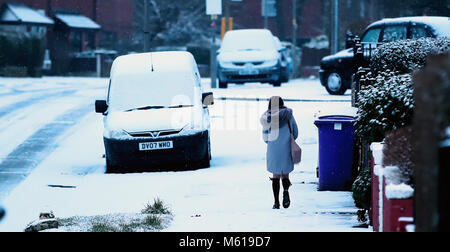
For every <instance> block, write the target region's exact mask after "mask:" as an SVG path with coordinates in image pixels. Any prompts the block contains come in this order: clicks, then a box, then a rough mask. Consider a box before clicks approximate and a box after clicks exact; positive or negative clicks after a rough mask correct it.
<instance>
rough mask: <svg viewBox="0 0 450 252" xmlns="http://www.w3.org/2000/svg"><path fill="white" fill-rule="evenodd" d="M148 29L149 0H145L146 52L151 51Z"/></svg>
mask: <svg viewBox="0 0 450 252" xmlns="http://www.w3.org/2000/svg"><path fill="white" fill-rule="evenodd" d="M149 34H150V32H149V31H148V0H144V52H149V51H150V46H149V44H150V43H149V42H150V41H149Z"/></svg>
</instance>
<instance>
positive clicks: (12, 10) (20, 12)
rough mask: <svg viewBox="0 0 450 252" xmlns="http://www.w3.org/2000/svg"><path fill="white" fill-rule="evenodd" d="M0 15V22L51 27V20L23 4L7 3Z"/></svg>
mask: <svg viewBox="0 0 450 252" xmlns="http://www.w3.org/2000/svg"><path fill="white" fill-rule="evenodd" d="M6 7H7V8H6V9H5V11H4V12H3V13H2V14H1V17H0V19H1V21H2V22H6V23H8V22H12V23H29V24H41V25H53V20H51V19H50V18H48V17H46V16H45V15H44V14H41V13H39V12H38V11H36V10H33V9H31V8H29V7H28V6H26V5H24V4H16V3H7V4H6Z"/></svg>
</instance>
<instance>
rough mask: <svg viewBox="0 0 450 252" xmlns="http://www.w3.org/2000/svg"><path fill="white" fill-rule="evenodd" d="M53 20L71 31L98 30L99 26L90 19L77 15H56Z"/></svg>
mask: <svg viewBox="0 0 450 252" xmlns="http://www.w3.org/2000/svg"><path fill="white" fill-rule="evenodd" d="M55 18H56V19H57V20H59V21H61V22H62V23H64V24H65V25H67V26H68V27H69V28H72V29H88V30H99V29H100V28H101V26H100V25H99V24H97V23H96V22H94V21H93V20H92V19H90V18H88V17H86V16H83V15H78V14H56V15H55Z"/></svg>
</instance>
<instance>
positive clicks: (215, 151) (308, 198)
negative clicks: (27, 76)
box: [0, 78, 369, 232]
mask: <svg viewBox="0 0 450 252" xmlns="http://www.w3.org/2000/svg"><path fill="white" fill-rule="evenodd" d="M2 81H3V80H2ZM2 81H0V86H1V83H2ZM47 81H48V82H59V81H66V80H64V79H63V78H55V79H47ZM90 81H91V83H90V84H88V85H83V88H84V89H81V90H79V91H78V93H77V94H78V95H82V96H84V97H85V98H89V97H90V98H91V99H92V101H93V100H94V99H96V98H103V97H102V95H104V94H105V93H106V91H105V90H103V91H101V90H100V89H99V86H101V85H99V84H98V83H97V84H92V83H94V82H95V81H93V80H90ZM99 82H101V83H103V82H104V80H101V81H99ZM55 85H56V84H49V86H55ZM89 86H91V87H90V88H89ZM27 88H30V89H33V88H32V87H30V86H28V87H27ZM105 88H106V87H105ZM243 90H246V91H245V92H247V94H245V95H247V96H250V95H253V96H255V95H257V96H259V97H261V96H268V95H270V92H269V90H272V91H275V93H281V94H282V95H283V94H284V95H285V96H288V97H296V98H304V99H314V100H319V99H320V100H329V99H330V96H327V95H326V91H324V89H323V88H322V87H321V86H320V84H319V83H318V82H317V81H312V80H306V81H305V80H295V81H293V82H291V83H290V84H288V85H286V86H283V87H282V88H279V89H273V88H269V86H259V85H258V84H250V85H249V86H247V85H246V86H233V85H231V86H230V88H229V89H228V90H214V92H215V95H216V97H218V96H217V94H218V95H219V96H222V97H226V96H229V97H236V95H239V94H242V93H243V92H244V91H243ZM294 91H295V92H296V93H297V94H299V95H294V94H293V92H294ZM245 92H244V93H245ZM335 98H336V97H334V98H333V99H335ZM342 98H344V99H348V97H345V96H344V97H337V99H342ZM287 105H288V106H289V107H292V108H293V109H294V115H295V117H296V119H297V122H298V124H299V128H300V138H301V140H299V143H301V146H302V148H303V151H304V154H303V155H304V158H303V162H302V164H301V165H299V166H297V167H296V169H295V171H294V172H293V173H292V175H291V180H292V183H293V186H292V187H291V198H292V206H291V208H289V209H282V210H278V211H277V210H272V209H271V207H272V204H273V196H272V191H271V184H270V181H269V176H270V174H268V173H267V172H266V168H265V147H266V146H265V143H264V142H263V141H262V139H261V129H260V126H259V123H258V122H259V116H260V114H262V112H263V111H264V109H266V107H267V103H266V102H256V101H230V100H218V101H217V102H216V104H215V105H214V106H213V107H212V108H211V110H210V112H211V120H212V136H211V137H212V139H211V140H212V155H213V160H212V167H211V168H210V169H203V170H198V171H187V172H157V173H143V174H126V175H111V174H104V171H105V160H104V158H102V155H103V154H104V147H103V142H102V131H103V122H102V120H103V118H102V116H101V115H97V114H94V113H93V112H92V113H90V114H88V115H87V116H85V117H84V118H83V119H82V120H81V121H80V122H79V123H78V124H77V125H76V126H74V127H72V128H71V129H70V130H68V131H67V132H65V133H64V134H63V135H61V136H60V137H59V138H58V140H57V142H58V146H57V148H56V149H55V150H54V151H53V152H52V153H48V156H47V158H46V159H45V160H44V161H43V162H41V163H40V165H39V166H38V167H37V168H36V169H35V170H34V171H33V172H32V173H31V174H30V175H29V177H28V178H27V179H26V180H25V181H24V182H23V183H21V184H20V185H19V186H17V187H16V188H15V190H14V191H13V192H12V193H11V194H10V195H9V197H7V198H6V200H5V201H4V205H5V206H6V208H7V210H8V216H7V218H6V219H5V221H4V222H3V223H1V224H0V231H5V230H7V231H22V230H23V229H24V226H25V225H26V224H27V223H29V222H31V221H32V220H34V219H36V217H37V216H38V215H39V213H40V212H41V211H43V210H47V209H51V210H53V211H54V212H55V214H56V215H57V217H71V216H92V215H104V214H109V213H136V212H139V211H140V210H141V209H142V208H143V207H144V204H146V203H147V202H150V203H151V202H153V200H154V199H155V198H156V197H159V198H160V199H162V200H163V201H164V202H165V203H167V204H168V205H169V206H170V207H171V209H172V212H173V213H174V216H175V217H174V220H173V222H172V224H171V225H170V227H169V228H168V229H167V230H166V231H169V232H170V231H191V232H192V231H193V232H203V231H232V232H245V231H251V232H259V231H275V232H276V231H369V230H368V229H355V228H353V226H355V225H357V224H358V223H357V221H356V216H355V213H356V211H357V209H356V208H355V206H354V203H353V200H352V196H351V193H350V192H318V191H317V181H318V180H317V178H316V167H317V155H318V154H317V138H318V137H317V129H316V128H315V126H314V124H313V121H314V115H315V113H317V111H319V110H324V109H327V108H328V107H330V106H333V107H335V108H338V109H339V108H342V109H343V110H344V109H348V107H350V103H349V102H342V101H338V102H306V103H305V102H288V103H287ZM48 185H63V186H75V188H72V189H70V188H66V189H62V188H54V187H49V186H48Z"/></svg>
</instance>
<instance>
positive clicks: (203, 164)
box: [198, 137, 212, 169]
mask: <svg viewBox="0 0 450 252" xmlns="http://www.w3.org/2000/svg"><path fill="white" fill-rule="evenodd" d="M211 159H212V156H211V138H210V137H208V151H207V153H206V157H205V158H204V159H203V160H202V161H200V162H199V164H198V166H199V168H200V169H203V168H209V167H211Z"/></svg>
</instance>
